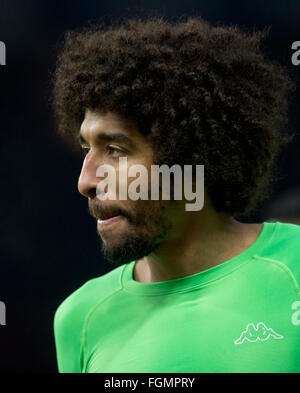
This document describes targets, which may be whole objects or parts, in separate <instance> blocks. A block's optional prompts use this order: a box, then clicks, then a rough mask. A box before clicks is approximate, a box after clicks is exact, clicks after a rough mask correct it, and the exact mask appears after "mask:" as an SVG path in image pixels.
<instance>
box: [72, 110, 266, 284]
mask: <svg viewBox="0 0 300 393" xmlns="http://www.w3.org/2000/svg"><path fill="white" fill-rule="evenodd" d="M104 133H105V134H106V140H103V139H99V135H103V134H104ZM116 133H119V134H122V135H124V136H125V137H127V138H129V140H130V143H127V141H125V140H120V138H119V140H117V139H115V140H109V141H108V140H107V135H108V136H110V137H111V138H112V137H113V136H114V135H115V134H116ZM80 136H81V145H82V147H83V148H86V149H87V155H86V156H85V159H84V162H83V166H82V170H81V174H80V177H79V180H78V190H79V192H80V193H81V194H82V195H84V196H85V197H87V198H88V202H89V209H90V213H91V214H92V215H93V216H94V217H95V218H96V217H99V215H101V213H102V212H103V211H107V210H108V209H115V210H113V211H115V212H120V213H121V217H119V218H118V219H117V220H116V221H115V222H112V223H110V224H109V225H99V224H98V226H97V231H98V234H99V236H100V238H101V240H102V244H103V247H104V251H105V252H104V255H106V256H107V255H109V256H113V257H114V259H115V260H117V263H119V264H123V263H128V262H130V261H132V260H136V261H137V262H136V264H135V269H134V279H135V280H136V281H140V282H143V283H154V282H159V281H167V280H173V279H176V278H180V277H184V276H188V275H191V274H195V273H199V272H201V271H203V270H207V269H209V268H212V267H214V266H216V265H218V264H220V263H223V262H226V261H228V260H229V259H231V258H233V257H235V256H236V255H238V254H240V253H242V252H243V251H245V250H246V249H247V248H249V247H250V246H251V245H252V244H253V243H254V242H255V240H256V239H257V237H258V236H259V234H260V233H261V231H262V227H263V224H262V223H259V224H244V223H240V222H238V221H237V220H235V219H234V218H233V217H231V216H230V215H228V214H225V213H220V212H216V211H215V209H214V208H213V206H212V204H211V201H210V199H209V196H208V195H207V192H206V190H204V207H203V208H202V210H200V211H192V212H190V211H185V208H184V206H185V203H186V201H185V200H181V201H151V200H146V201H142V200H137V201H133V200H131V199H127V200H118V199H117V200H110V199H108V200H105V201H100V200H99V198H98V197H97V192H96V189H97V184H99V182H100V180H102V179H100V178H99V177H97V176H96V170H97V168H98V167H99V166H100V165H104V164H109V165H112V166H113V167H114V168H115V170H116V172H117V174H118V171H119V157H127V166H128V168H130V166H131V165H135V164H142V165H144V166H145V167H146V168H147V169H148V171H149V172H148V173H150V168H151V165H152V164H153V148H152V146H151V145H150V144H149V142H148V141H147V139H146V137H145V136H144V135H142V134H141V133H140V132H139V130H138V129H137V127H136V126H135V124H134V123H133V122H131V121H129V120H128V119H125V118H123V117H121V116H119V115H118V114H116V113H113V112H100V111H95V110H87V111H86V113H85V118H84V121H83V122H82V124H81V128H80ZM114 149H119V150H120V151H119V150H114ZM116 178H117V183H118V175H117V177H116ZM131 181H133V179H130V178H128V186H129V185H130V183H131ZM149 181H150V179H149ZM117 190H118V184H117ZM117 195H118V193H117ZM136 236H137V237H138V238H137V240H136V241H135V242H131V239H134V238H135V237H136ZM144 239H146V240H147V241H146V242H145V247H144V248H143V246H141V248H142V251H141V250H138V246H139V245H140V244H142V245H143V240H144ZM129 244H133V245H134V246H132V247H129ZM147 244H148V245H149V248H147V246H146V245H147ZM127 245H128V247H127ZM135 247H137V248H136V249H135ZM127 248H128V249H130V250H131V253H133V254H130V253H129V254H128V255H127V257H128V258H129V259H128V260H126V257H125V256H124V255H121V253H123V252H124V250H126V249H127ZM144 250H146V251H144ZM135 252H136V254H135ZM141 252H144V254H141ZM122 258H123V259H122ZM124 260H125V262H124Z"/></svg>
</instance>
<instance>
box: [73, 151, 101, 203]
mask: <svg viewBox="0 0 300 393" xmlns="http://www.w3.org/2000/svg"><path fill="white" fill-rule="evenodd" d="M96 171H97V165H96V162H95V160H93V159H92V156H91V155H90V152H89V153H88V154H87V155H86V156H85V159H84V161H83V164H82V168H81V173H80V176H79V179H78V184H77V187H78V191H79V192H80V194H82V195H83V196H85V197H87V198H91V199H93V198H95V196H96V189H97V177H96ZM98 181H99V179H98Z"/></svg>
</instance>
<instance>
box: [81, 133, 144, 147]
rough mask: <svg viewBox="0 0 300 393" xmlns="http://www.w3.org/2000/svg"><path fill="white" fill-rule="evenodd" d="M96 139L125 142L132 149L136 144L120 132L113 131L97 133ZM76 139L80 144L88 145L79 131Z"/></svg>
mask: <svg viewBox="0 0 300 393" xmlns="http://www.w3.org/2000/svg"><path fill="white" fill-rule="evenodd" d="M96 139H97V140H98V141H100V142H121V143H125V144H126V145H127V146H128V147H130V148H132V149H134V148H136V145H135V144H134V143H133V141H132V140H131V139H130V138H128V136H126V135H124V134H123V133H121V132H115V133H113V134H105V133H99V134H97V136H96ZM78 140H79V143H80V145H88V143H87V141H86V140H85V139H84V137H83V136H82V135H81V133H79V135H78Z"/></svg>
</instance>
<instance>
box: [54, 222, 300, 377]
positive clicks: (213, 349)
mask: <svg viewBox="0 0 300 393" xmlns="http://www.w3.org/2000/svg"><path fill="white" fill-rule="evenodd" d="M178 252H180V250H179V251H178ZM134 265H135V261H132V262H130V263H129V264H125V265H122V266H120V267H117V268H115V269H113V270H112V271H110V272H109V273H107V274H105V275H102V276H100V277H98V278H94V279H91V280H89V281H88V282H87V283H85V284H84V285H83V286H81V287H80V288H79V289H78V290H76V291H75V292H73V293H72V294H71V295H70V296H69V297H67V298H66V299H65V300H64V301H63V302H62V303H61V304H60V306H59V307H58V309H57V310H56V313H55V317H54V335H55V344H56V353H57V362H58V369H59V372H61V373H65V372H67V373H106V372H111V373H113V372H120V373H129V372H133V373H134V372H136V373H146V372H149V373H179V372H180V373H190V372H191V373H193V372H194V373H219V372H220V373H221V372H222V373H224V372H225V373H239V372H245V373H252V372H253V373H256V372H262V373H273V372H274V373H275V372H285V373H292V372H295V373H296V372H297V373H298V372H300V291H299V282H300V226H299V225H295V224H286V223H281V222H276V223H271V222H264V225H263V229H262V231H261V233H260V235H259V236H258V238H257V239H256V241H255V242H254V243H253V244H252V245H251V246H250V247H249V248H248V249H246V250H245V251H244V252H242V253H240V254H239V255H237V256H235V257H233V258H232V259H230V260H228V261H226V262H224V263H221V264H219V265H217V266H215V267H213V268H210V269H207V270H205V271H202V272H200V273H196V274H193V275H189V276H185V277H182V278H179V279H174V280H170V281H162V282H157V283H142V282H139V281H135V280H134V279H133V270H134Z"/></svg>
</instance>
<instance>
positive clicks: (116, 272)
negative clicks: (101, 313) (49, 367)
mask: <svg viewBox="0 0 300 393" xmlns="http://www.w3.org/2000/svg"><path fill="white" fill-rule="evenodd" d="M123 269H124V266H120V267H118V268H115V269H113V270H112V271H110V272H108V273H106V274H104V275H102V276H100V277H97V278H93V279H91V280H89V281H87V282H86V283H85V284H84V285H82V286H81V287H80V288H78V289H77V290H76V291H75V292H73V293H72V294H71V295H69V296H68V297H67V298H66V299H65V300H64V301H63V302H62V303H61V304H60V305H59V307H58V308H57V310H56V312H55V315H54V338H55V346H56V354H57V363H58V369H59V372H81V370H82V353H83V352H82V331H83V326H84V322H85V319H86V317H87V316H88V315H89V312H90V310H92V309H93V308H94V306H95V305H96V304H97V305H98V304H99V303H100V302H101V301H104V300H105V299H106V298H107V297H108V296H112V295H113V294H114V293H116V292H117V291H118V290H119V289H120V288H121V276H122V272H123Z"/></svg>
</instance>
